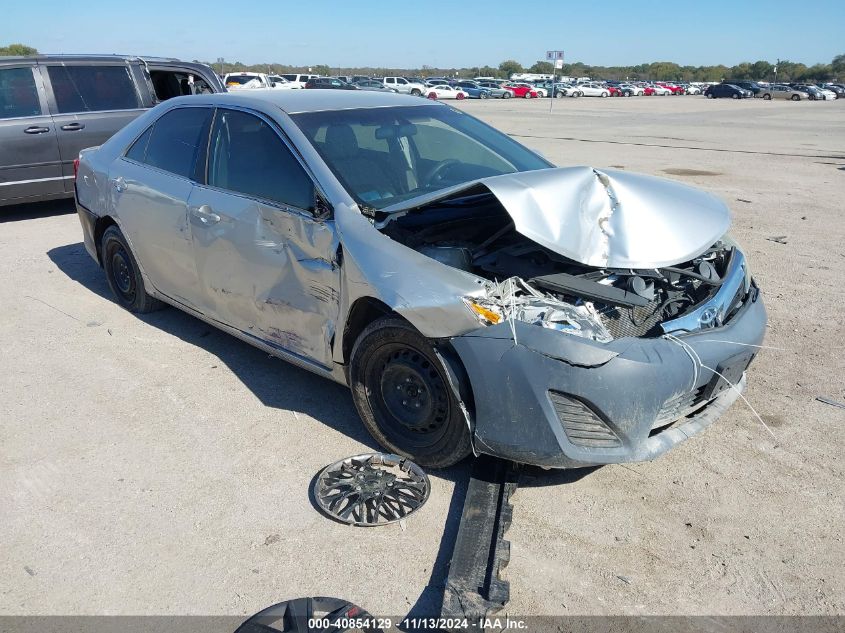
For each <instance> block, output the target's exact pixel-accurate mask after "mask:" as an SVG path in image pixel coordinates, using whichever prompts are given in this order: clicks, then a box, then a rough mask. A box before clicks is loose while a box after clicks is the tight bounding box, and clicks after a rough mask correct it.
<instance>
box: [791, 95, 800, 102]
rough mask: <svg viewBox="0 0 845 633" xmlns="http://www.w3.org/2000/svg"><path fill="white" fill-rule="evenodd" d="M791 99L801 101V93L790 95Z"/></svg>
mask: <svg viewBox="0 0 845 633" xmlns="http://www.w3.org/2000/svg"><path fill="white" fill-rule="evenodd" d="M791 99H792V100H793V101H801V95H792V97H791Z"/></svg>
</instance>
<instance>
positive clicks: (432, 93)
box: [428, 92, 437, 101]
mask: <svg viewBox="0 0 845 633" xmlns="http://www.w3.org/2000/svg"><path fill="white" fill-rule="evenodd" d="M428 98H429V99H432V100H434V101H436V100H437V93H436V92H429V93H428Z"/></svg>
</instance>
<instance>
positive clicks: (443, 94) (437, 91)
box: [425, 84, 469, 99]
mask: <svg viewBox="0 0 845 633" xmlns="http://www.w3.org/2000/svg"><path fill="white" fill-rule="evenodd" d="M425 96H426V97H428V98H429V99H466V98H467V97H468V96H469V94H467V93H466V92H464V91H463V90H461V89H460V88H453V87H452V86H446V85H442V84H438V85H436V86H429V87H428V88H426V93H425Z"/></svg>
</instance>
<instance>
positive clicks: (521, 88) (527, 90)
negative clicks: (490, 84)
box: [502, 83, 537, 99]
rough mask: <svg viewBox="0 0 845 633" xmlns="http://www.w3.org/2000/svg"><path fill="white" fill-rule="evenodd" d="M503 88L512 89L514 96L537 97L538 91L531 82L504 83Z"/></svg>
mask: <svg viewBox="0 0 845 633" xmlns="http://www.w3.org/2000/svg"><path fill="white" fill-rule="evenodd" d="M502 88H505V89H506V90H510V91H511V92H512V93H513V96H514V97H521V98H523V99H534V98H536V97H537V91H535V90H534V87H533V86H531V85H530V84H523V83H509V84H505V85H503V86H502Z"/></svg>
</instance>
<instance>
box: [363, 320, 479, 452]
mask: <svg viewBox="0 0 845 633" xmlns="http://www.w3.org/2000/svg"><path fill="white" fill-rule="evenodd" d="M448 372H449V370H448V369H447V367H445V366H444V362H443V361H442V360H441V357H440V356H439V355H438V354H437V353H436V352H435V349H434V346H433V345H432V344H431V342H430V341H429V340H428V339H426V338H425V337H424V336H422V335H421V334H420V333H419V332H417V331H416V330H415V329H414V328H413V327H411V326H410V324H408V323H407V322H405V321H403V320H401V319H397V318H390V317H385V318H382V319H379V320H377V321H375V322H373V323H372V324H370V325H369V326H368V327H367V328H366V329H365V330H364V331H363V332H362V333H361V335H360V336H359V337H358V340H357V341H356V342H355V346H354V348H353V349H352V357H351V359H350V363H349V379H350V386H351V388H352V397H353V399H354V401H355V407H356V409H357V410H358V414H359V415H360V416H361V419H362V420H363V422H364V426H365V427H366V428H367V430H368V431H369V432H370V434H371V435H372V436H373V438H375V440H376V441H377V442H378V443H379V444H381V445H382V446H384V447H385V448H387V449H388V450H390V451H393V452H394V453H397V454H399V455H402V456H404V457H408V458H410V459H412V460H414V461H415V462H417V463H418V464H420V465H421V466H427V467H433V468H445V467H446V466H451V465H452V464H455V463H457V462H459V461H461V460H462V459H463V458H465V457H466V456H467V455H469V453H470V451H471V448H472V447H471V444H470V435H469V430H468V429H467V424H466V420H465V418H464V414H463V411H462V409H461V405H460V402H459V400H458V398H457V397H456V396H455V394H454V392H453V390H452V388H451V386H450V384H449V379H448V377H447V376H448Z"/></svg>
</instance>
